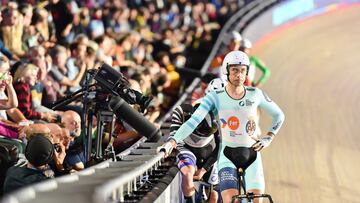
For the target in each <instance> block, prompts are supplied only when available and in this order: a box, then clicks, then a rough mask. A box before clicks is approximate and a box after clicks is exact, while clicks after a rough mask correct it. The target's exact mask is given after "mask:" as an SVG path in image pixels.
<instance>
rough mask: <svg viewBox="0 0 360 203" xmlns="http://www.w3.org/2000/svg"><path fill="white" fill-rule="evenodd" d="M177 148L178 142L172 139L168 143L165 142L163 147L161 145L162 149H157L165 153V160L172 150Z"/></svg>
mask: <svg viewBox="0 0 360 203" xmlns="http://www.w3.org/2000/svg"><path fill="white" fill-rule="evenodd" d="M174 148H176V142H175V140H173V139H171V140H169V141H167V142H165V143H164V144H163V145H161V146H160V147H158V148H157V151H158V152H164V153H165V156H164V157H165V158H166V157H168V156H169V155H170V154H171V152H172V150H173V149H174Z"/></svg>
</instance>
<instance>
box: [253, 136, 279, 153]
mask: <svg viewBox="0 0 360 203" xmlns="http://www.w3.org/2000/svg"><path fill="white" fill-rule="evenodd" d="M273 139H274V135H265V136H263V137H261V138H260V139H257V140H256V143H255V144H253V145H252V146H251V147H252V148H254V150H255V151H260V150H262V149H263V148H266V147H268V146H269V145H270V143H271V141H272V140H273Z"/></svg>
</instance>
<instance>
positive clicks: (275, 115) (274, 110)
mask: <svg viewBox="0 0 360 203" xmlns="http://www.w3.org/2000/svg"><path fill="white" fill-rule="evenodd" d="M257 90H258V96H259V97H260V104H259V106H260V108H262V109H264V110H265V111H266V112H267V113H269V115H270V116H271V118H272V123H271V127H270V129H269V132H272V133H274V135H276V134H277V133H278V132H279V129H280V127H281V125H282V124H283V122H284V120H285V115H284V113H283V112H282V110H281V109H280V107H279V106H278V105H277V104H276V103H275V102H274V101H272V100H271V99H270V98H269V96H268V95H267V94H266V93H265V92H264V91H262V90H260V89H257Z"/></svg>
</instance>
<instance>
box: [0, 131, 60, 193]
mask: <svg viewBox="0 0 360 203" xmlns="http://www.w3.org/2000/svg"><path fill="white" fill-rule="evenodd" d="M53 155H54V147H53V144H52V143H51V141H50V140H49V138H48V137H46V134H44V133H38V134H36V135H32V136H31V139H30V141H29V142H28V144H27V146H26V150H25V157H26V159H27V160H28V164H27V165H26V166H24V167H20V166H13V167H11V168H9V169H8V171H7V174H6V178H5V182H4V193H5V194H6V193H8V192H12V191H14V190H16V189H19V188H21V187H24V186H27V185H30V184H33V183H37V182H40V181H43V180H46V179H49V178H51V177H52V175H51V173H49V170H48V168H49V167H48V163H50V161H51V160H52V159H53Z"/></svg>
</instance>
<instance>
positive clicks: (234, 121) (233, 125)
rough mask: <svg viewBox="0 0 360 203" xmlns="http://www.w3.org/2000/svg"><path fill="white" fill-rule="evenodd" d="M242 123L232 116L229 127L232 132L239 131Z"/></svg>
mask: <svg viewBox="0 0 360 203" xmlns="http://www.w3.org/2000/svg"><path fill="white" fill-rule="evenodd" d="M239 125H240V121H239V119H238V118H237V117H236V116H231V117H230V118H229V119H228V126H229V128H230V129H231V130H237V129H238V128H239Z"/></svg>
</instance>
